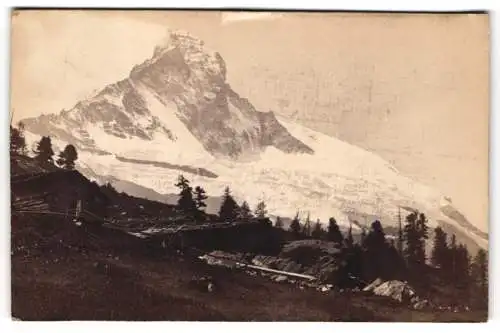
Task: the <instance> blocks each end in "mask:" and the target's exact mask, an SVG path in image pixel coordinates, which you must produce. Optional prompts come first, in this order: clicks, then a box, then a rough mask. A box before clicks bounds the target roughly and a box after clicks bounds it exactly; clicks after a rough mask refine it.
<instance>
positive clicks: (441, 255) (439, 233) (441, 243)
mask: <svg viewBox="0 0 500 333" xmlns="http://www.w3.org/2000/svg"><path fill="white" fill-rule="evenodd" d="M434 233H435V235H434V245H433V247H432V253H431V262H432V264H433V265H434V266H437V267H440V268H441V269H444V268H445V267H446V261H447V259H448V256H447V254H448V250H449V249H448V244H447V240H446V238H447V235H446V233H445V232H444V231H443V229H442V228H441V227H436V229H434Z"/></svg>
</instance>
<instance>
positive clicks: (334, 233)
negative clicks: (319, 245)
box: [327, 217, 344, 244]
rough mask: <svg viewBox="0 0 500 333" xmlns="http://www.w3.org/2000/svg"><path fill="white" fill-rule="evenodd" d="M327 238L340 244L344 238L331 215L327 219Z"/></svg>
mask: <svg viewBox="0 0 500 333" xmlns="http://www.w3.org/2000/svg"><path fill="white" fill-rule="evenodd" d="M327 239H328V240H329V241H332V242H335V243H337V244H342V241H343V239H344V237H343V236H342V233H341V232H340V228H339V225H338V224H337V221H336V220H335V219H334V218H333V217H331V218H330V220H329V221H328V231H327Z"/></svg>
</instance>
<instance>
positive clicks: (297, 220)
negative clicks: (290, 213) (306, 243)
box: [290, 212, 301, 239]
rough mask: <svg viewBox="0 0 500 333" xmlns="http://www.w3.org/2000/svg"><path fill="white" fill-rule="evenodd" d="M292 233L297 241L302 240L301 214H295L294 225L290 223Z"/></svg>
mask: <svg viewBox="0 0 500 333" xmlns="http://www.w3.org/2000/svg"><path fill="white" fill-rule="evenodd" d="M290 231H291V233H292V235H293V236H294V238H295V239H299V238H301V225H300V218H299V212H297V214H295V217H294V218H293V220H292V223H290Z"/></svg>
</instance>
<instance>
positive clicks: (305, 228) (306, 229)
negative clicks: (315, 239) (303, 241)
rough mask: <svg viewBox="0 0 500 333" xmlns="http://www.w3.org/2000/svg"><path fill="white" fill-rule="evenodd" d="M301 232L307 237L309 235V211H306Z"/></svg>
mask: <svg viewBox="0 0 500 333" xmlns="http://www.w3.org/2000/svg"><path fill="white" fill-rule="evenodd" d="M302 233H303V234H304V236H305V237H309V236H310V235H311V218H310V215H309V213H307V217H306V220H305V222H304V225H303V227H302Z"/></svg>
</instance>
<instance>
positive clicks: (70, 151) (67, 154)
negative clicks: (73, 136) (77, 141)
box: [56, 144, 78, 170]
mask: <svg viewBox="0 0 500 333" xmlns="http://www.w3.org/2000/svg"><path fill="white" fill-rule="evenodd" d="M77 159H78V153H77V152H76V148H75V146H73V145H71V144H69V145H67V146H66V147H64V150H63V151H61V152H60V153H59V157H58V159H57V161H56V164H57V165H58V166H59V167H61V168H63V169H66V170H73V169H74V168H75V161H76V160H77Z"/></svg>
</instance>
